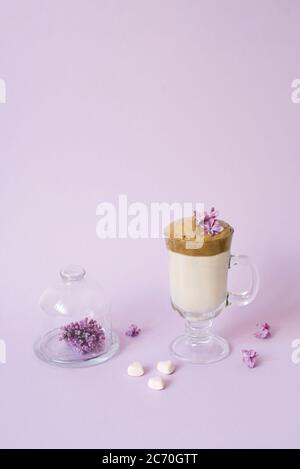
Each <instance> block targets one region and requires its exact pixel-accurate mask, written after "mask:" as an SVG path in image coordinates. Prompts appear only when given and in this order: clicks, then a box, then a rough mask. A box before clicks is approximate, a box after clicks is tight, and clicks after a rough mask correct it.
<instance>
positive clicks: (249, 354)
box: [241, 349, 258, 368]
mask: <svg viewBox="0 0 300 469" xmlns="http://www.w3.org/2000/svg"><path fill="white" fill-rule="evenodd" d="M241 354H242V360H243V362H244V363H245V365H247V366H248V368H254V367H255V365H256V359H257V357H258V353H256V351H255V350H253V349H250V350H246V349H243V350H241Z"/></svg>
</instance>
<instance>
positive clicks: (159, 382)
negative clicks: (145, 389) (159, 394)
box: [148, 376, 165, 391]
mask: <svg viewBox="0 0 300 469" xmlns="http://www.w3.org/2000/svg"><path fill="white" fill-rule="evenodd" d="M148 386H149V388H151V389H155V390H156V391H160V390H161V389H164V387H165V383H164V380H163V379H162V377H161V376H152V377H151V378H149V379H148Z"/></svg>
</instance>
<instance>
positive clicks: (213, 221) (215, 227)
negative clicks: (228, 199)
mask: <svg viewBox="0 0 300 469" xmlns="http://www.w3.org/2000/svg"><path fill="white" fill-rule="evenodd" d="M218 215H219V212H217V211H216V209H215V208H214V207H212V208H211V210H210V213H207V212H205V213H204V218H200V217H199V216H197V214H196V212H194V216H195V218H196V225H197V226H201V225H202V226H203V228H204V233H206V234H208V235H209V236H215V235H216V234H219V233H221V232H222V231H223V230H224V228H223V226H222V225H221V224H220V222H219V220H217V216H218Z"/></svg>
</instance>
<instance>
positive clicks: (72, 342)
mask: <svg viewBox="0 0 300 469" xmlns="http://www.w3.org/2000/svg"><path fill="white" fill-rule="evenodd" d="M61 330H62V333H61V335H60V337H59V340H64V341H65V342H66V343H67V344H68V345H69V346H70V347H71V348H72V349H73V350H74V351H76V352H78V353H80V354H81V355H84V354H86V353H97V352H101V350H103V348H104V343H105V333H104V330H103V328H102V326H101V325H100V324H99V323H98V322H97V321H96V320H95V319H89V318H84V319H82V320H81V321H78V322H71V323H70V324H67V325H66V326H64V327H62V328H61Z"/></svg>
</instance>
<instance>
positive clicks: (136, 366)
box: [127, 362, 144, 376]
mask: <svg viewBox="0 0 300 469" xmlns="http://www.w3.org/2000/svg"><path fill="white" fill-rule="evenodd" d="M127 373H128V374H129V376H143V374H144V368H143V367H142V365H141V364H140V362H133V363H131V364H130V365H129V366H128V368H127Z"/></svg>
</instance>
